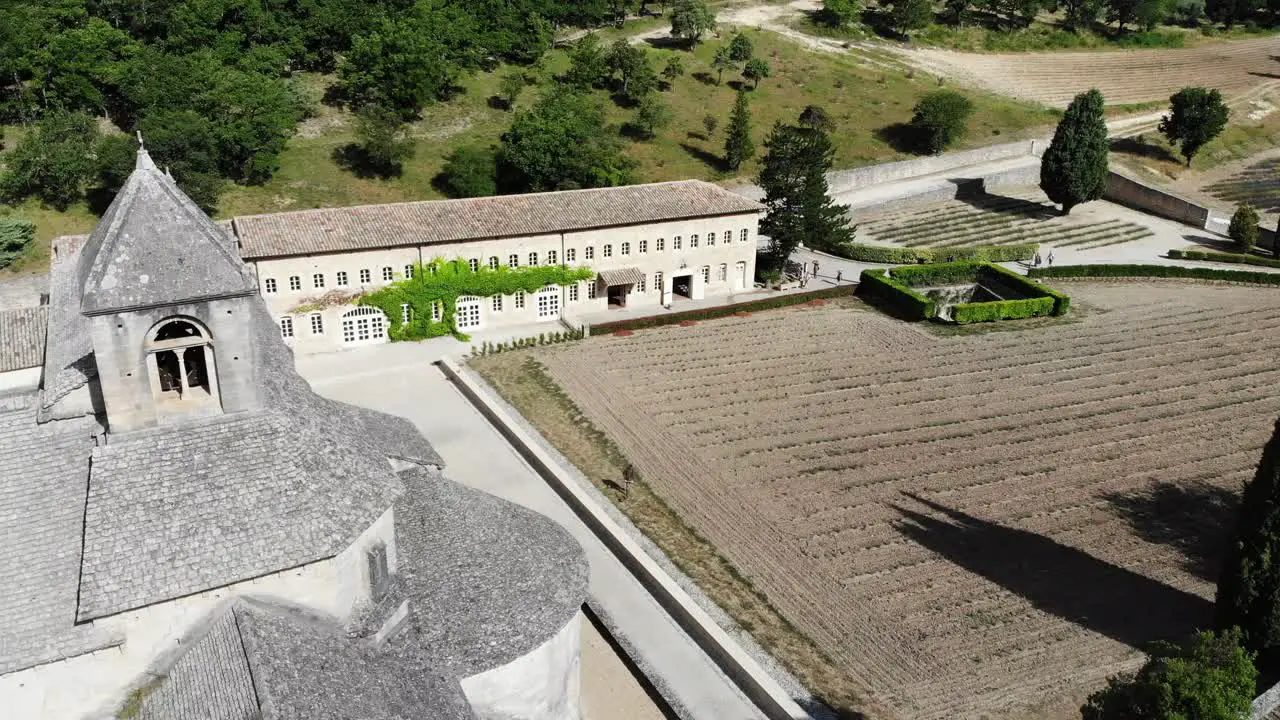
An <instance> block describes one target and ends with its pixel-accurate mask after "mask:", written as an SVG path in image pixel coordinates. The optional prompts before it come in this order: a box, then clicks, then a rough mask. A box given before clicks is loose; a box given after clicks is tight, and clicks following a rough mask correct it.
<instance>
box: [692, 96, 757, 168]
mask: <svg viewBox="0 0 1280 720" xmlns="http://www.w3.org/2000/svg"><path fill="white" fill-rule="evenodd" d="M704 124H705V123H704ZM755 154H756V146H755V145H754V144H752V142H751V107H750V106H749V105H748V104H747V94H746V93H745V92H743V91H741V90H739V91H738V98H737V99H736V100H734V102H733V113H731V114H730V115H729V128H728V130H727V131H726V132H725V139H724V162H725V164H726V165H728V166H729V167H730V168H731V169H733V170H737V169H738V168H740V167H742V163H744V162H746V161H748V160H750V159H751V156H752V155H755Z"/></svg>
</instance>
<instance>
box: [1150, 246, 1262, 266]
mask: <svg viewBox="0 0 1280 720" xmlns="http://www.w3.org/2000/svg"><path fill="white" fill-rule="evenodd" d="M1169 257H1171V258H1173V259H1174V260H1203V261H1206V262H1220V263H1235V264H1238V265H1239V264H1243V265H1261V266H1262V267H1273V268H1280V259H1272V258H1265V257H1260V256H1258V255H1250V254H1248V253H1226V252H1215V251H1212V250H1170V251H1169Z"/></svg>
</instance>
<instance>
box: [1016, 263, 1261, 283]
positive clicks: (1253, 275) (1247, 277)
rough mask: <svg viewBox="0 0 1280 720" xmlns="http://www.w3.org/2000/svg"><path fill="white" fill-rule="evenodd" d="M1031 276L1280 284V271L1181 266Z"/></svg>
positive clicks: (1041, 271) (1042, 271) (1043, 271)
mask: <svg viewBox="0 0 1280 720" xmlns="http://www.w3.org/2000/svg"><path fill="white" fill-rule="evenodd" d="M1030 274H1031V277H1045V278H1091V277H1157V278H1185V279H1190V280H1223V281H1226V282H1241V283H1256V284H1258V285H1280V273H1267V272H1261V271H1256V270H1219V269H1218V268H1197V267H1182V266H1181V265H1059V266H1057V267H1048V268H1033V269H1032V270H1031V273H1030Z"/></svg>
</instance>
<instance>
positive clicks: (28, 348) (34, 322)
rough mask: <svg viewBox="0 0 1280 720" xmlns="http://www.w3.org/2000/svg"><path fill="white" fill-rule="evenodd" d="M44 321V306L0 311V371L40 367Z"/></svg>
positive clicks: (45, 321)
mask: <svg viewBox="0 0 1280 720" xmlns="http://www.w3.org/2000/svg"><path fill="white" fill-rule="evenodd" d="M48 320H49V316H48V308H46V307H31V308H18V309H16V310H0V372H8V371H10V370H23V369H26V368H33V367H39V366H40V365H41V363H42V362H43V361H44V330H45V325H46V324H47V323H48Z"/></svg>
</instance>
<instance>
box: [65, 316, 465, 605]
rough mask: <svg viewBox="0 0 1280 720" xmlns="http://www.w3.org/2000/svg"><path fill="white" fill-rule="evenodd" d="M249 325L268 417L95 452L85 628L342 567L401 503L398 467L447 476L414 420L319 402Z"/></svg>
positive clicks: (207, 425)
mask: <svg viewBox="0 0 1280 720" xmlns="http://www.w3.org/2000/svg"><path fill="white" fill-rule="evenodd" d="M253 320H254V323H255V332H256V334H257V338H258V339H257V341H256V343H255V347H256V348H257V349H258V352H259V357H258V358H257V362H258V367H260V368H262V369H263V370H264V371H263V372H262V373H260V374H259V377H260V379H261V382H262V387H261V392H262V397H263V406H264V408H266V409H265V410H263V411H259V412H250V413H238V414H233V415H224V416H218V417H213V418H207V419H204V420H200V421H193V422H188V423H184V424H182V425H180V426H176V427H167V428H158V429H154V430H147V431H143V432H138V433H132V434H130V435H128V436H125V437H123V438H120V439H117V440H114V441H113V442H111V443H110V444H108V445H106V446H103V447H99V448H96V449H95V450H94V453H93V472H92V475H91V477H90V482H89V488H88V505H87V507H86V508H85V515H84V528H85V529H84V538H85V550H84V566H83V572H82V575H81V583H80V606H79V610H78V614H77V617H78V619H79V620H81V621H84V620H89V619H92V618H95V617H101V616H104V615H110V614H114V613H117V612H122V611H124V610H128V609H131V608H135V607H140V606H143V605H147V604H151V603H154V602H158V601H161V600H167V599H171V598H175V597H181V596H183V595H188V594H191V593H195V592H200V591H202V590H205V589H208V588H214V587H221V586H224V585H230V584H233V583H236V582H240V581H243V580H247V579H250V578H254V577H259V576H261V575H265V574H269V573H273V572H278V571H281V570H285V569H289V568H293V567H297V566H299V565H303V564H307V563H311V562H315V561H318V560H322V559H325V558H329V557H332V556H334V555H336V554H337V553H338V552H341V551H342V550H343V549H345V548H346V547H348V546H349V545H350V544H351V543H352V542H353V541H354V540H355V538H356V537H357V536H359V535H360V533H362V532H363V531H364V530H365V529H367V528H368V527H369V526H370V525H372V524H373V522H374V521H375V520H377V518H378V517H379V516H380V515H382V513H383V512H385V511H386V510H387V509H388V508H390V507H391V506H392V504H393V502H394V500H395V498H396V496H397V495H399V493H400V492H401V490H402V486H401V484H400V482H399V480H398V478H397V477H396V475H395V472H394V471H393V469H392V467H391V464H390V462H389V461H388V459H387V458H388V457H389V456H395V457H406V458H408V459H419V458H420V459H425V460H429V461H431V462H432V464H442V461H440V460H439V457H438V456H437V455H436V453H435V451H434V450H433V449H431V446H430V444H429V443H428V442H427V441H426V439H425V438H423V437H422V436H421V434H417V435H416V441H415V440H414V439H413V438H412V437H410V433H411V432H413V427H412V425H410V424H409V423H408V421H406V420H403V419H401V418H393V417H391V416H388V415H383V414H381V413H372V412H369V411H363V410H359V409H357V408H353V407H351V406H349V405H344V404H342V403H337V402H334V401H331V400H327V399H325V398H321V397H319V396H318V395H315V394H314V393H313V392H312V391H311V389H310V386H309V385H307V383H306V381H305V380H303V379H302V378H301V377H300V376H298V375H297V373H296V372H294V371H293V369H292V368H293V358H292V355H291V353H290V351H289V349H288V347H286V346H285V345H284V342H283V341H282V340H281V339H280V333H279V330H278V329H277V327H276V325H275V323H274V322H273V321H272V320H271V318H270V316H269V315H268V314H267V312H266V309H265V308H264V307H261V306H260V307H258V309H257V311H256V312H255V313H254V318H253Z"/></svg>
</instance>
